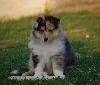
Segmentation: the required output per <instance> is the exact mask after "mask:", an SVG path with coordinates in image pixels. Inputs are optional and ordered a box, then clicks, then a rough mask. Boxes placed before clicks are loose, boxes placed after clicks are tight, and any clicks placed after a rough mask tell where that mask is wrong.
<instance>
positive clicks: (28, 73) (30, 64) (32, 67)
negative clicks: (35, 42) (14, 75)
mask: <svg viewBox="0 0 100 85" xmlns="http://www.w3.org/2000/svg"><path fill="white" fill-rule="evenodd" d="M32 58H33V54H32V53H30V59H29V71H28V72H25V73H23V74H22V76H27V75H31V74H33V72H34V62H33V59H32Z"/></svg>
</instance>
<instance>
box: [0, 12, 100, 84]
mask: <svg viewBox="0 0 100 85" xmlns="http://www.w3.org/2000/svg"><path fill="white" fill-rule="evenodd" d="M54 16H56V17H58V18H60V19H61V26H62V28H63V30H64V32H65V34H66V37H67V38H68V39H69V41H70V43H71V45H72V47H73V49H74V53H75V61H76V67H77V68H79V69H80V70H67V71H66V78H65V79H64V80H63V79H60V80H55V79H52V80H35V81H31V80H29V81H28V80H24V81H11V80H8V79H7V77H8V76H10V74H9V73H10V72H11V71H12V70H14V69H17V68H22V67H27V62H28V59H29V54H30V53H29V49H28V46H27V44H28V42H29V35H30V32H31V21H32V20H34V19H35V18H36V16H32V17H25V18H21V19H19V20H9V21H5V22H0V85H100V13H89V12H87V11H82V12H78V13H67V12H61V13H58V14H54Z"/></svg>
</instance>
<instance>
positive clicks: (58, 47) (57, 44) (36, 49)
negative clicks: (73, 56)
mask: <svg viewBox="0 0 100 85" xmlns="http://www.w3.org/2000/svg"><path fill="white" fill-rule="evenodd" d="M29 48H31V49H32V52H33V53H34V54H35V55H38V56H41V57H51V56H54V55H56V54H59V53H60V52H62V51H63V49H64V44H63V41H60V40H57V41H54V42H52V43H45V42H43V43H36V42H32V41H30V42H29Z"/></svg>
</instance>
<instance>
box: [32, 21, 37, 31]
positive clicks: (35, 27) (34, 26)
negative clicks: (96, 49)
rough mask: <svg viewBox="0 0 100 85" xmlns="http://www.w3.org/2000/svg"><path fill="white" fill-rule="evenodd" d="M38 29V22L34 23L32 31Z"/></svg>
mask: <svg viewBox="0 0 100 85" xmlns="http://www.w3.org/2000/svg"><path fill="white" fill-rule="evenodd" d="M37 27H38V22H37V21H35V20H34V21H32V30H34V29H37Z"/></svg>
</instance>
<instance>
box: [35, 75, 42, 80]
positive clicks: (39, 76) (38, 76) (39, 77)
mask: <svg viewBox="0 0 100 85" xmlns="http://www.w3.org/2000/svg"><path fill="white" fill-rule="evenodd" d="M34 78H37V79H42V78H43V76H42V75H34Z"/></svg>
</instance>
